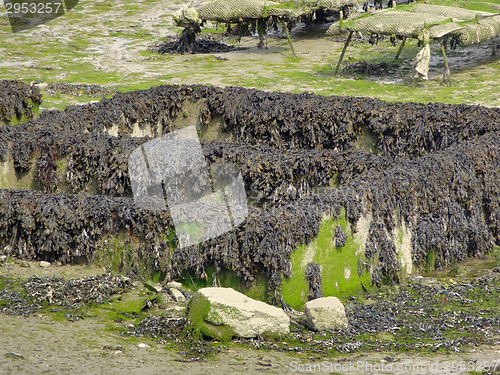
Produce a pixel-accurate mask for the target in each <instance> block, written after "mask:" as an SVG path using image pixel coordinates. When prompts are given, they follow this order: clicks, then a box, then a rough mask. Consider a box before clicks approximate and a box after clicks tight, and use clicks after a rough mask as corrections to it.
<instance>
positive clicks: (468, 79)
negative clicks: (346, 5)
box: [0, 0, 500, 109]
mask: <svg viewBox="0 0 500 375" xmlns="http://www.w3.org/2000/svg"><path fill="white" fill-rule="evenodd" d="M435 3H439V4H443V3H444V2H443V1H437V0H436V1H435ZM448 3H453V4H457V2H455V1H453V2H447V5H450V4H448ZM481 3H482V2H469V1H461V2H460V4H458V5H460V6H465V7H469V8H471V9H476V8H481V9H483V10H484V8H485V5H483V6H481ZM183 5H184V3H183V2H181V1H171V0H168V1H157V0H143V1H131V0H122V1H118V2H116V1H97V0H90V1H85V2H80V3H79V4H78V5H77V6H76V7H75V8H74V9H73V10H71V12H69V13H68V14H66V15H64V16H62V17H59V18H57V19H55V20H53V21H51V22H49V23H47V24H45V25H40V26H38V27H35V28H33V29H29V30H25V31H23V32H19V33H16V34H13V33H12V31H11V28H10V26H9V24H8V19H7V18H6V14H5V13H3V10H2V8H3V7H2V6H0V41H1V42H0V55H1V56H2V60H1V62H0V79H14V78H15V79H20V80H22V81H25V82H33V81H40V82H48V83H78V84H98V85H104V86H107V87H108V88H113V89H117V90H120V91H131V90H135V89H140V88H147V87H151V86H155V85H159V84H166V83H168V84H212V85H219V86H227V85H235V86H242V87H252V88H258V89H264V90H269V91H292V92H304V91H308V92H314V93H317V94H323V95H349V96H370V97H377V98H381V99H384V100H399V101H415V102H424V103H425V102H429V101H432V102H436V101H440V102H444V103H468V104H483V105H489V106H497V105H498V104H499V103H500V99H499V95H498V94H499V93H500V87H499V86H498V85H497V84H496V82H497V81H498V79H499V78H500V77H499V75H500V73H499V69H498V68H499V64H500V62H499V59H498V58H497V56H492V55H493V52H494V51H495V49H496V46H497V44H498V42H499V41H498V39H494V40H492V41H490V42H488V43H484V44H482V45H479V46H477V45H475V46H471V47H467V48H458V49H457V50H456V51H449V52H448V59H449V62H450V66H451V69H452V79H453V85H452V86H451V87H448V86H445V85H442V82H441V81H442V74H443V60H442V56H441V54H440V52H439V51H440V46H439V45H437V44H436V45H432V50H433V51H432V56H433V57H432V59H431V70H430V73H429V75H430V80H429V81H427V82H423V83H421V84H418V85H417V86H416V87H412V88H408V86H407V85H406V84H405V82H404V77H405V76H406V75H407V73H408V72H409V70H410V66H411V60H412V59H413V58H414V57H415V55H416V53H417V52H418V50H419V48H418V47H417V41H409V42H408V43H406V47H405V48H404V49H403V52H402V55H401V57H400V59H399V60H397V61H396V62H395V64H396V65H395V66H396V67H395V68H394V69H393V70H389V71H386V72H383V73H382V74H381V75H378V76H370V75H364V74H357V73H354V74H350V73H347V72H346V73H345V74H341V75H340V76H339V77H334V76H333V71H334V69H335V65H336V63H337V61H338V58H339V55H340V51H341V50H342V46H343V40H342V38H340V39H339V38H326V37H325V36H324V32H325V31H326V28H327V26H324V25H315V24H313V25H307V26H304V25H299V26H297V27H296V28H295V30H294V31H293V32H292V39H293V42H294V48H295V50H296V53H297V56H298V57H297V58H295V57H293V55H292V53H291V51H290V48H289V47H288V42H287V41H286V39H284V33H282V32H278V33H272V34H271V35H269V37H268V38H267V39H266V43H267V48H266V49H262V50H261V49H258V48H257V43H258V37H257V36H246V37H243V38H242V39H241V43H238V42H237V40H236V37H234V36H223V37H222V38H223V41H225V42H226V43H229V44H235V45H240V46H243V47H249V49H248V50H244V51H235V52H229V53H216V54H204V55H201V54H200V55H160V54H158V53H153V52H149V49H150V47H151V46H152V45H155V44H159V43H161V42H162V41H163V40H164V38H165V37H166V36H168V35H176V34H178V33H179V32H180V31H181V30H182V29H180V28H178V27H176V26H174V24H173V20H172V15H173V13H174V12H175V11H176V10H177V9H179V8H180V7H182V6H183ZM490 10H491V8H490ZM2 13H3V14H2ZM224 29H225V26H224V25H218V26H217V25H212V24H210V25H208V26H207V27H206V29H205V31H204V32H205V33H206V32H214V31H215V32H217V34H218V35H220V32H221V31H223V30H224ZM398 47H399V46H398V45H396V46H393V45H392V44H391V43H390V41H389V38H387V39H384V40H380V41H379V42H378V44H376V45H373V46H372V45H370V44H368V43H367V40H365V41H362V40H360V41H357V40H354V41H353V42H352V43H351V45H350V47H349V49H348V50H347V53H346V56H345V58H344V63H345V65H349V64H354V63H356V62H362V61H364V62H367V63H371V64H378V63H380V62H383V61H385V62H387V63H392V61H393V59H394V56H395V55H396V52H397V49H398ZM42 94H44V101H45V103H44V105H43V106H42V108H45V109H49V108H58V109H64V108H65V107H66V106H67V105H68V104H70V103H83V102H88V101H90V100H98V99H99V97H97V98H96V97H93V96H90V95H88V94H86V93H85V92H84V91H82V92H81V93H76V94H75V95H69V94H68V92H65V93H59V92H57V91H49V95H46V93H45V91H44V90H42Z"/></svg>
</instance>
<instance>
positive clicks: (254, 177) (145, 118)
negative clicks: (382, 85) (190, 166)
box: [0, 85, 500, 304]
mask: <svg viewBox="0 0 500 375" xmlns="http://www.w3.org/2000/svg"><path fill="white" fill-rule="evenodd" d="M499 120H500V110H499V109H497V108H484V107H478V106H467V105H445V104H440V103H437V104H428V105H424V104H415V103H387V102H383V101H380V100H376V99H369V98H349V97H322V96H317V95H313V94H307V93H304V94H289V93H266V92H262V91H258V90H247V89H242V88H237V87H230V88H226V89H223V88H217V87H211V86H168V85H165V86H159V87H154V88H151V89H148V90H140V91H135V92H130V93H126V94H117V95H115V96H114V97H113V98H112V99H103V100H102V101H100V102H99V103H93V104H88V105H84V106H71V107H69V108H68V109H66V110H65V111H64V112H60V111H46V112H43V113H42V114H41V116H40V118H38V119H36V120H33V121H30V122H27V123H24V124H19V125H15V126H9V127H1V128H0V157H1V161H2V162H3V165H4V168H7V167H8V164H9V163H11V164H12V167H13V169H14V170H15V173H16V178H17V180H18V181H19V180H20V177H22V176H23V175H25V174H27V173H28V172H29V171H31V172H32V173H33V176H34V177H33V181H34V182H36V183H35V184H32V185H31V187H32V189H19V186H17V185H16V184H17V182H18V181H17V182H15V181H14V182H13V186H11V187H12V188H10V189H2V190H0V220H1V222H0V255H7V256H15V257H17V258H21V259H27V260H48V261H61V262H63V263H67V262H74V261H79V262H81V261H86V262H92V261H93V260H95V258H96V257H97V256H98V254H99V252H100V251H101V250H102V249H103V248H105V247H106V246H107V245H106V244H107V242H108V241H109V240H110V239H112V238H114V237H116V236H117V235H118V234H119V235H120V236H121V237H120V238H121V239H123V243H124V244H125V245H126V246H129V247H130V249H131V250H130V254H128V255H127V256H124V257H123V259H122V262H121V265H120V271H127V272H131V273H135V274H137V273H144V272H146V273H148V272H149V273H153V272H160V273H161V274H162V275H163V276H164V277H165V278H166V279H167V280H170V279H173V278H176V277H179V276H180V275H181V274H182V273H183V271H186V270H191V271H194V273H195V275H196V276H197V277H198V278H206V270H207V267H209V266H214V267H215V271H216V272H220V271H222V270H224V269H226V270H231V271H234V272H235V273H236V275H237V276H239V277H240V278H241V279H242V280H244V281H246V282H247V283H252V281H254V280H255V278H256V276H257V274H258V273H259V272H262V273H264V274H265V275H266V276H267V278H268V280H269V284H268V292H269V295H270V296H271V297H272V298H271V300H272V302H274V303H276V304H281V303H283V300H282V298H281V297H280V287H281V284H282V277H283V276H284V277H285V278H286V277H290V276H291V274H292V270H291V263H290V257H291V255H292V253H293V252H294V251H295V249H296V248H297V246H298V245H299V244H300V243H304V242H306V243H307V242H309V241H311V240H313V239H314V238H315V237H316V236H317V235H318V232H319V228H320V224H321V222H322V219H323V217H324V215H332V216H333V218H334V219H335V218H339V217H340V215H341V211H342V208H343V209H344V210H345V217H346V218H347V219H348V221H349V222H350V224H351V227H352V229H353V232H356V230H357V228H356V225H357V223H358V221H359V220H360V218H361V217H366V218H368V221H369V223H368V224H369V226H368V236H367V239H366V243H365V246H364V257H365V258H366V262H365V261H362V260H360V261H359V262H358V270H357V272H358V274H360V275H361V274H363V273H365V272H369V273H370V277H371V282H372V284H373V285H376V286H380V285H381V283H382V280H385V281H386V282H387V281H388V282H390V281H399V280H401V279H402V277H403V275H402V273H401V267H400V263H399V260H398V258H397V254H396V246H395V241H396V239H395V238H394V236H392V235H391V233H393V232H394V230H395V229H396V228H397V227H400V226H401V225H405V226H407V227H409V228H410V230H411V260H412V262H413V263H414V264H416V265H420V266H424V265H425V264H426V262H428V255H429V253H430V252H431V251H433V252H435V254H434V255H433V256H434V259H433V263H434V264H432V266H433V267H434V266H435V267H438V268H439V267H443V266H446V265H449V264H452V263H455V262H458V261H463V260H464V259H465V258H466V257H468V256H481V255H483V254H485V253H487V252H489V251H490V250H491V249H492V248H493V246H494V245H495V243H496V244H497V245H500V229H499V225H500V221H499V220H500V206H499V204H500V184H499V181H500V175H499V173H500V165H499V163H500V158H499V157H500V155H499V152H500V146H499V145H500V134H499V133H498V130H499V126H500V121H499ZM193 121H194V122H195V123H198V125H199V126H200V127H201V129H202V130H204V131H206V135H207V136H206V137H205V138H204V137H203V136H202V138H201V141H202V147H203V152H204V154H205V156H206V158H207V160H208V162H209V163H215V162H220V161H223V162H231V163H234V164H236V165H237V166H238V167H239V168H240V169H241V171H242V175H243V179H244V182H245V187H246V190H247V191H249V192H251V194H253V196H252V195H251V196H250V198H252V200H253V201H254V203H253V204H252V206H251V207H249V216H248V217H247V219H246V220H245V221H244V222H243V223H242V224H241V225H240V226H239V227H238V228H235V229H233V230H232V231H230V232H227V233H225V234H223V235H221V236H220V237H218V238H215V239H212V240H208V241H206V242H204V243H202V244H200V245H199V246H198V247H196V246H193V247H190V248H185V249H182V250H181V249H177V248H176V239H175V237H174V238H173V237H172V232H173V222H172V218H171V217H170V214H169V212H168V211H164V212H153V211H148V210H144V209H142V208H140V207H139V206H137V205H136V204H135V203H134V200H133V198H131V187H130V181H129V178H128V164H127V160H128V156H129V155H130V153H131V152H132V151H133V150H134V149H135V148H136V147H138V146H139V145H141V144H143V143H145V142H147V141H148V140H150V139H151V137H154V136H159V135H161V134H165V133H167V132H169V131H173V130H176V129H178V128H182V127H184V126H187V125H189V124H192V123H193ZM211 129H215V132H216V134H217V136H216V137H215V138H218V139H219V140H208V139H209V138H210V137H209V136H208V135H209V134H210V130H211ZM141 132H142V134H144V133H146V134H148V135H149V136H146V137H131V135H138V134H141ZM202 133H203V132H202ZM221 137H222V138H221ZM61 193H64V194H61ZM89 193H90V194H92V195H88V194H89Z"/></svg>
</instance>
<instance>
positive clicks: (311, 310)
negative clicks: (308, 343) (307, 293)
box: [304, 297, 349, 331]
mask: <svg viewBox="0 0 500 375" xmlns="http://www.w3.org/2000/svg"><path fill="white" fill-rule="evenodd" d="M304 310H305V313H306V324H307V325H308V326H309V328H311V329H312V330H314V331H324V330H327V329H339V328H340V329H342V328H347V327H348V326H349V322H348V321H347V317H346V315H345V309H344V305H343V304H342V302H340V300H339V299H338V298H336V297H324V298H318V299H315V300H312V301H309V302H306V304H305V309H304Z"/></svg>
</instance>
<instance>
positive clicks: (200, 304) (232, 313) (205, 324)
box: [188, 288, 290, 341]
mask: <svg viewBox="0 0 500 375" xmlns="http://www.w3.org/2000/svg"><path fill="white" fill-rule="evenodd" d="M188 318H189V320H190V322H191V325H192V326H194V327H196V329H198V330H199V331H200V332H201V333H203V334H204V335H206V336H208V337H213V338H216V339H218V340H224V341H227V340H229V339H231V338H232V337H257V336H258V337H261V336H264V337H281V336H286V335H288V333H289V332H290V318H289V317H288V316H287V315H286V314H285V312H284V311H283V310H281V309H280V308H277V307H274V306H270V305H267V304H265V303H264V302H260V301H256V300H253V299H251V298H249V297H247V296H245V295H244V294H241V293H239V292H237V291H235V290H233V289H230V288H203V289H200V290H198V292H197V293H196V294H195V296H194V297H193V299H192V301H191V303H190V307H189V313H188Z"/></svg>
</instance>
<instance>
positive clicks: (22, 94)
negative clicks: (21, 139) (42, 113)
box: [0, 80, 42, 125]
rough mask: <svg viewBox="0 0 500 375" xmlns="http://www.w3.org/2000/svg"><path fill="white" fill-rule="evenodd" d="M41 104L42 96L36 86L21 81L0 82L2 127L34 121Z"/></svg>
mask: <svg viewBox="0 0 500 375" xmlns="http://www.w3.org/2000/svg"><path fill="white" fill-rule="evenodd" d="M40 104H42V96H41V95H40V91H39V90H38V88H37V87H36V86H30V85H27V84H26V83H24V82H21V81H6V80H0V125H11V124H16V123H19V122H25V121H29V120H31V119H33V117H34V116H35V112H36V111H37V110H38V106H40ZM34 110H35V111H34Z"/></svg>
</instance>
